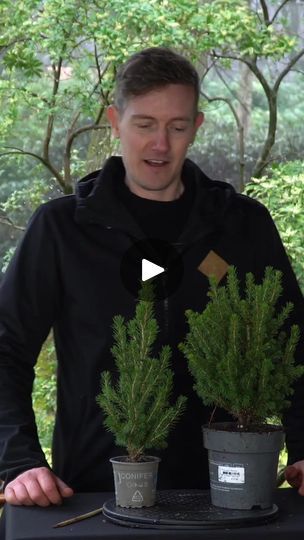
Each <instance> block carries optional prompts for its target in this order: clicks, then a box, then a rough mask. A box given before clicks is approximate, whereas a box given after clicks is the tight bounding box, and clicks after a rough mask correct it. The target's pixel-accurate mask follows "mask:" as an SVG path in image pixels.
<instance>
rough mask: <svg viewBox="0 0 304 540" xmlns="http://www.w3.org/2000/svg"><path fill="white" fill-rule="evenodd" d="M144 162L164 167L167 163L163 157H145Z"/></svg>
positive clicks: (152, 165) (151, 165)
mask: <svg viewBox="0 0 304 540" xmlns="http://www.w3.org/2000/svg"><path fill="white" fill-rule="evenodd" d="M144 162H145V163H147V165H150V167H164V166H165V165H168V163H169V161H166V160H164V159H145V160H144Z"/></svg>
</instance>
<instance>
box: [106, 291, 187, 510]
mask: <svg viewBox="0 0 304 540" xmlns="http://www.w3.org/2000/svg"><path fill="white" fill-rule="evenodd" d="M113 329H114V346H113V347H112V349H111V352H112V354H113V357H114V359H115V364H116V368H117V378H116V382H115V383H112V376H111V374H110V372H108V371H105V372H103V373H102V376H101V392H100V394H99V395H98V396H97V402H98V404H99V405H100V407H101V408H102V409H103V411H104V415H105V426H106V428H107V429H108V430H109V431H111V432H112V433H113V435H114V437H115V441H116V444H117V445H118V446H122V447H124V448H125V449H126V451H127V455H125V456H118V457H116V458H112V459H111V460H110V461H111V462H112V465H113V473H114V484H115V495H116V504H117V505H119V506H124V507H136V508H139V507H142V506H152V505H153V504H154V502H155V494H156V482H157V469H158V463H159V461H160V458H158V457H155V456H149V455H146V450H148V449H151V448H154V449H161V448H165V447H166V446H167V436H168V434H169V431H170V429H171V428H172V427H173V425H174V424H175V423H176V422H177V420H178V418H179V416H180V415H181V414H182V412H183V410H184V408H185V402H186V398H185V397H184V396H180V397H179V398H178V399H177V401H176V402H175V404H171V403H170V398H171V392H172V387H173V372H172V370H171V368H170V357H171V350H170V347H169V346H163V347H162V349H161V351H160V353H159V355H158V357H157V358H156V357H152V351H153V345H154V343H155V339H156V336H157V332H158V325H157V321H156V319H155V317H154V311H153V290H152V287H151V284H150V283H148V282H146V283H144V284H143V286H142V289H141V291H140V300H139V302H138V303H137V306H136V311H135V317H134V318H133V319H132V320H130V321H128V322H126V321H125V320H124V318H123V317H122V316H120V315H117V316H116V317H114V321H113Z"/></svg>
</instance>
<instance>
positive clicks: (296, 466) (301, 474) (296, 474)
mask: <svg viewBox="0 0 304 540" xmlns="http://www.w3.org/2000/svg"><path fill="white" fill-rule="evenodd" d="M285 478H286V480H287V482H288V483H289V484H290V485H291V486H292V487H295V488H298V493H299V495H304V460H302V461H296V463H293V464H292V465H289V466H288V467H286V469H285Z"/></svg>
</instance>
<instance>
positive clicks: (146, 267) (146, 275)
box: [141, 259, 165, 281]
mask: <svg viewBox="0 0 304 540" xmlns="http://www.w3.org/2000/svg"><path fill="white" fill-rule="evenodd" d="M162 272H165V268H163V267H162V266H158V264H154V263H153V262H151V261H148V260H147V259H142V261H141V280H142V281H147V280H148V279H151V278H153V277H155V276H158V275H159V274H161V273H162Z"/></svg>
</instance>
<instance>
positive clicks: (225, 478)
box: [218, 465, 245, 484]
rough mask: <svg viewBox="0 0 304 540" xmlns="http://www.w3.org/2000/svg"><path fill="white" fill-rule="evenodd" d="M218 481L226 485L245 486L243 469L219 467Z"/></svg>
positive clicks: (229, 466)
mask: <svg viewBox="0 0 304 540" xmlns="http://www.w3.org/2000/svg"><path fill="white" fill-rule="evenodd" d="M218 481H219V482H225V483H228V484H245V469H244V467H233V466H231V465H228V466H227V465H219V467H218Z"/></svg>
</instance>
